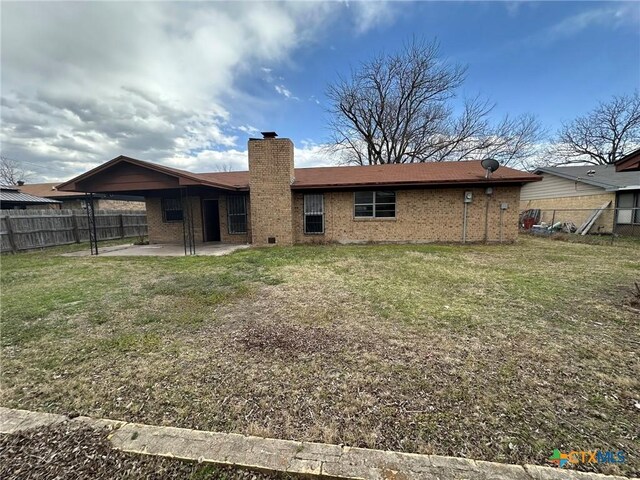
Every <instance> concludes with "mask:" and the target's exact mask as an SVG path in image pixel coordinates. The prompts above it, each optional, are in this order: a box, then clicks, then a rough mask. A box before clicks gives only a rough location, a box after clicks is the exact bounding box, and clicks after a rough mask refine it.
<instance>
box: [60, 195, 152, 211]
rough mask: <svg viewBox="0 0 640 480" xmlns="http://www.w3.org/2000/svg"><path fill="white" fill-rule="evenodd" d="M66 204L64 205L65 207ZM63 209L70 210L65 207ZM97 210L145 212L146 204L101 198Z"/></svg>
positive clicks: (97, 203) (97, 202)
mask: <svg viewBox="0 0 640 480" xmlns="http://www.w3.org/2000/svg"><path fill="white" fill-rule="evenodd" d="M65 203H66V202H64V203H63V205H64V204H65ZM63 208H69V207H64V206H63ZM96 208H98V209H99V210H144V209H145V208H146V205H145V202H134V201H132V200H111V199H108V198H99V199H98V200H97V201H96Z"/></svg>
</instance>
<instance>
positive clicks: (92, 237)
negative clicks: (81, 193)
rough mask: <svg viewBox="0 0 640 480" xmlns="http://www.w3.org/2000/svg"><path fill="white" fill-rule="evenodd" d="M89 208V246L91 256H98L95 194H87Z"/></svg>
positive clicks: (86, 202)
mask: <svg viewBox="0 0 640 480" xmlns="http://www.w3.org/2000/svg"><path fill="white" fill-rule="evenodd" d="M85 205H86V207H87V226H88V227H89V246H90V248H91V255H98V228H97V227H96V212H95V209H94V204H93V193H87V194H85Z"/></svg>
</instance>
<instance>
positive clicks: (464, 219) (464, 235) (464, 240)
mask: <svg viewBox="0 0 640 480" xmlns="http://www.w3.org/2000/svg"><path fill="white" fill-rule="evenodd" d="M467 205H468V203H467V202H464V213H463V214H462V243H467Z"/></svg>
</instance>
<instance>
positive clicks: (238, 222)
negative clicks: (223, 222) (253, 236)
mask: <svg viewBox="0 0 640 480" xmlns="http://www.w3.org/2000/svg"><path fill="white" fill-rule="evenodd" d="M227 229H228V231H229V234H231V235H233V234H240V233H247V197H246V196H245V195H228V196H227Z"/></svg>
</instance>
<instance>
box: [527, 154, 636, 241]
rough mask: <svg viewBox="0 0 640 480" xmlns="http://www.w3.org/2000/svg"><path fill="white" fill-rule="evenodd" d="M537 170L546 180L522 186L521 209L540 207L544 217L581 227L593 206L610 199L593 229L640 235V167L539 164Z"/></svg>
mask: <svg viewBox="0 0 640 480" xmlns="http://www.w3.org/2000/svg"><path fill="white" fill-rule="evenodd" d="M535 173H536V174H539V175H541V176H542V181H541V182H537V183H535V184H527V185H525V186H524V187H523V188H522V192H521V195H520V210H521V211H524V210H528V209H540V210H542V219H541V221H544V222H547V223H551V222H552V221H555V222H565V221H570V222H573V223H574V224H575V225H576V226H577V227H579V226H580V225H581V224H582V223H584V221H585V220H586V219H587V218H588V217H589V216H590V215H591V212H592V211H593V209H596V208H601V207H602V206H603V205H604V204H606V203H607V202H609V206H608V208H607V210H605V211H604V212H603V213H602V214H601V216H600V218H598V220H597V221H596V223H595V224H594V226H593V227H592V229H591V232H592V233H611V232H614V231H615V232H616V233H620V234H631V233H633V234H637V235H640V171H616V166H614V165H580V166H563V167H545V168H539V169H537V170H536V171H535ZM615 208H618V209H619V210H618V213H617V215H616V212H615ZM554 211H555V215H554Z"/></svg>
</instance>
